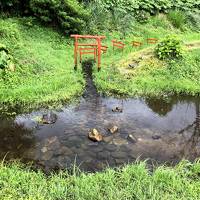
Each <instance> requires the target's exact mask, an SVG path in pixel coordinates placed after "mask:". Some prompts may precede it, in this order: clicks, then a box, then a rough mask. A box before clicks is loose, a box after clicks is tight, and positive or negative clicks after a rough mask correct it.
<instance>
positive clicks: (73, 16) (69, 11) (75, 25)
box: [30, 0, 88, 33]
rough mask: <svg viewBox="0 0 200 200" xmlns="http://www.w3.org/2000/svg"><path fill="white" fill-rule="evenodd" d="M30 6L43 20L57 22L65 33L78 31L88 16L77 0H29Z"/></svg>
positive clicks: (81, 28)
mask: <svg viewBox="0 0 200 200" xmlns="http://www.w3.org/2000/svg"><path fill="white" fill-rule="evenodd" d="M30 8H31V10H32V11H33V13H34V15H35V16H37V17H38V18H40V19H41V20H42V21H43V22H51V23H53V24H58V25H59V26H60V27H61V28H62V29H63V30H64V31H65V32H66V33H80V32H81V31H82V30H83V27H84V25H85V20H86V19H87V17H88V14H87V11H86V10H84V9H83V7H82V6H81V4H79V3H78V2H77V0H62V1H60V0H54V1H51V0H42V1H41V0H30Z"/></svg>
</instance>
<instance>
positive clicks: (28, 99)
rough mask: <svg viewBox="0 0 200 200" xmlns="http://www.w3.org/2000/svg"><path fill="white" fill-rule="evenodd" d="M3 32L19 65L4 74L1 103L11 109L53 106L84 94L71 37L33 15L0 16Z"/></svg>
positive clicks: (0, 86) (3, 37) (1, 81)
mask: <svg viewBox="0 0 200 200" xmlns="http://www.w3.org/2000/svg"><path fill="white" fill-rule="evenodd" d="M0 33H1V34H0V37H1V43H3V44H4V45H6V46H7V47H8V49H9V50H10V52H11V54H12V56H13V57H14V63H15V68H16V70H15V72H7V74H6V75H4V77H3V76H2V75H1V78H0V102H1V104H4V105H7V107H8V106H9V108H12V107H14V106H16V105H18V107H24V108H29V107H39V106H52V105H53V104H54V103H56V104H59V103H63V102H65V103H66V102H69V101H71V100H72V99H74V97H77V96H79V95H81V94H82V91H83V88H84V82H85V81H84V79H83V76H82V73H81V71H80V70H78V71H77V72H76V73H75V72H74V70H73V48H72V44H71V43H70V42H71V41H69V39H67V38H66V37H64V36H62V34H59V33H58V32H57V31H56V30H53V29H52V28H45V27H42V26H41V25H39V24H38V23H37V22H35V21H34V20H32V19H31V18H24V19H20V18H18V19H15V18H10V19H9V18H8V19H0Z"/></svg>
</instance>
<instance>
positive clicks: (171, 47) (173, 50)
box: [155, 35, 183, 60]
mask: <svg viewBox="0 0 200 200" xmlns="http://www.w3.org/2000/svg"><path fill="white" fill-rule="evenodd" d="M155 54H156V55H157V57H158V58H159V59H161V60H164V59H178V58H181V57H183V46H182V42H181V40H180V39H179V38H178V37H177V36H175V35H168V36H167V37H166V38H164V39H163V40H162V41H161V42H160V43H159V44H158V45H157V46H156V48H155Z"/></svg>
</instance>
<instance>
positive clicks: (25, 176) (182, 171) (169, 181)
mask: <svg viewBox="0 0 200 200" xmlns="http://www.w3.org/2000/svg"><path fill="white" fill-rule="evenodd" d="M199 170H200V162H199V161H196V162H194V163H191V162H189V161H182V162H180V163H179V164H177V165H176V166H174V167H167V166H158V167H153V171H150V170H149V169H148V165H147V164H146V163H145V162H137V163H134V164H129V165H127V166H122V167H119V168H116V169H110V168H108V169H106V170H105V171H103V172H97V173H84V172H81V171H80V170H78V169H77V168H76V167H74V170H73V172H72V174H69V172H68V171H61V172H59V173H58V174H55V173H52V174H51V175H49V176H48V177H47V176H45V174H44V173H42V172H41V171H33V170H31V168H30V167H25V166H23V165H22V164H19V163H16V162H15V163H10V164H4V163H1V164H0V185H1V192H0V199H2V200H15V199H16V200H17V199H18V200H23V199H24V200H25V199H29V200H55V199H62V200H69V199H70V200H91V199H93V200H105V199H109V200H122V199H127V200H131V199H141V200H142V199H145V200H147V199H149V200H150V199H152V200H153V199H154V200H161V199H162V200H169V199H173V200H185V199H200V179H199ZM172 191H173V192H172Z"/></svg>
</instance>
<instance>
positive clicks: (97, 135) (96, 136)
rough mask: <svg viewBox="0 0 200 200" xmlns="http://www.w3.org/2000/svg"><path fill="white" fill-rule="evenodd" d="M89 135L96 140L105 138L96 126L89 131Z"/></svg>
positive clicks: (99, 140)
mask: <svg viewBox="0 0 200 200" xmlns="http://www.w3.org/2000/svg"><path fill="white" fill-rule="evenodd" d="M88 137H89V139H90V140H92V141H94V142H101V141H102V140H103V136H102V135H101V133H99V132H98V131H97V129H95V128H94V129H92V130H91V131H90V132H89V134H88Z"/></svg>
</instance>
